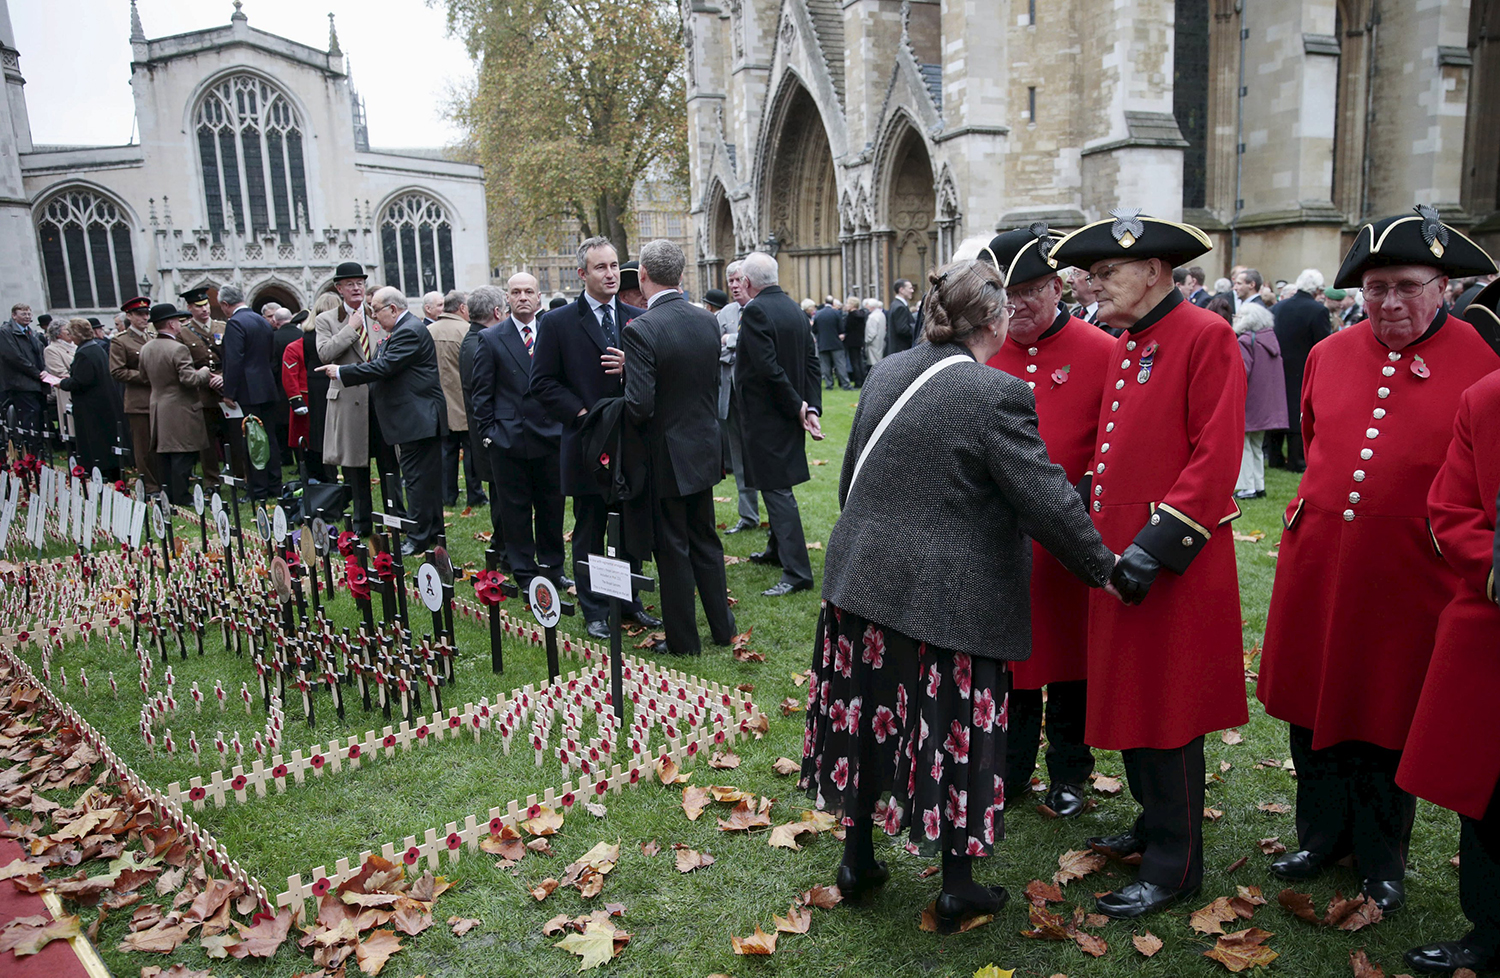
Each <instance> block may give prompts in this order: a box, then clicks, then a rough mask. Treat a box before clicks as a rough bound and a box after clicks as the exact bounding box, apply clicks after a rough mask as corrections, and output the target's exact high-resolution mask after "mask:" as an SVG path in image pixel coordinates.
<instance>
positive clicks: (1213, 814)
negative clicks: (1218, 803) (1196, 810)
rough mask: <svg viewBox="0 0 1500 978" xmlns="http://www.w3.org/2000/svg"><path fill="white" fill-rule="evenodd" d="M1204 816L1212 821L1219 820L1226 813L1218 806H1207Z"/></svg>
mask: <svg viewBox="0 0 1500 978" xmlns="http://www.w3.org/2000/svg"><path fill="white" fill-rule="evenodd" d="M1203 817H1204V818H1206V819H1208V820H1209V821H1210V822H1217V821H1218V820H1219V819H1221V818H1223V817H1224V813H1223V812H1222V811H1221V810H1219V809H1217V808H1205V809H1203Z"/></svg>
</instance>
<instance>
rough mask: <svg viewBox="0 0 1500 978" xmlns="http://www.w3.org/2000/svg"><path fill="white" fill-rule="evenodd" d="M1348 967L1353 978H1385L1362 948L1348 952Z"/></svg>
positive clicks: (1382, 970)
mask: <svg viewBox="0 0 1500 978" xmlns="http://www.w3.org/2000/svg"><path fill="white" fill-rule="evenodd" d="M1349 967H1350V968H1352V969H1353V971H1354V978H1385V970H1384V969H1383V968H1381V967H1380V965H1378V964H1376V963H1374V962H1373V961H1371V960H1370V956H1369V955H1368V954H1366V953H1365V949H1364V948H1358V949H1356V950H1353V951H1350V952H1349ZM1471 974H1472V972H1471ZM1455 978H1456V976H1455Z"/></svg>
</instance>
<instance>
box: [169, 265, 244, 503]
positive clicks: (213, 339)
mask: <svg viewBox="0 0 1500 978" xmlns="http://www.w3.org/2000/svg"><path fill="white" fill-rule="evenodd" d="M182 301H183V302H185V303H186V304H187V311H188V312H190V313H192V318H190V319H189V320H188V321H187V322H186V323H184V324H183V326H182V328H181V329H180V330H178V331H177V339H178V340H179V341H181V343H182V345H183V346H185V347H187V349H188V355H189V356H190V357H192V361H193V367H194V368H195V369H201V368H203V367H207V368H208V369H209V370H211V371H213V372H214V373H218V372H219V371H220V370H222V369H223V366H222V365H223V352H224V351H223V346H222V343H223V340H222V337H223V336H224V323H223V322H222V321H219V320H215V319H214V318H213V313H212V312H211V311H210V308H209V303H208V287H207V286H203V287H202V288H197V289H189V290H188V291H186V292H184V293H182ZM198 396H199V398H200V399H201V400H202V402H203V425H204V427H205V428H206V429H207V431H208V445H206V446H205V447H204V449H203V451H202V452H200V453H199V455H198V461H199V463H200V464H201V465H202V466H203V487H204V489H206V490H212V489H217V488H218V487H219V446H220V445H222V444H223V442H224V436H223V433H222V429H223V425H224V412H223V411H222V410H220V408H219V403H220V402H221V401H222V400H223V398H222V397H220V396H219V392H218V391H216V390H212V389H211V388H208V387H204V388H201V389H200V390H199V393H198ZM236 471H239V469H238V468H236Z"/></svg>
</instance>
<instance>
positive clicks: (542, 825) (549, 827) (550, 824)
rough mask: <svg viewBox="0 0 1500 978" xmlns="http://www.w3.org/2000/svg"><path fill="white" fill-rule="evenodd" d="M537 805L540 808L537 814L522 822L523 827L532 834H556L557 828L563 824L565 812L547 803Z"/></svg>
mask: <svg viewBox="0 0 1500 978" xmlns="http://www.w3.org/2000/svg"><path fill="white" fill-rule="evenodd" d="M536 807H537V809H539V811H538V812H537V814H536V815H535V816H533V817H532V818H528V819H527V820H526V821H524V822H522V823H521V828H523V829H525V830H526V831H527V832H528V833H530V834H531V835H556V834H557V830H558V829H560V828H562V826H563V813H562V812H559V811H555V810H553V809H552V808H549V807H548V806H546V805H537V806H536Z"/></svg>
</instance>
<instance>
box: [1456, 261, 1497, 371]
mask: <svg viewBox="0 0 1500 978" xmlns="http://www.w3.org/2000/svg"><path fill="white" fill-rule="evenodd" d="M1463 318H1464V319H1466V320H1468V321H1469V322H1470V323H1472V324H1473V325H1474V329H1475V330H1477V331H1478V333H1479V335H1480V336H1482V337H1484V341H1485V342H1486V343H1488V344H1489V345H1490V348H1491V349H1493V350H1494V351H1495V352H1496V353H1500V278H1497V279H1495V281H1493V282H1491V283H1490V284H1489V285H1486V286H1485V287H1484V288H1482V289H1480V290H1479V294H1478V295H1476V296H1474V298H1473V299H1471V300H1469V305H1468V306H1467V307H1466V308H1465V309H1464V314H1463Z"/></svg>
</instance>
